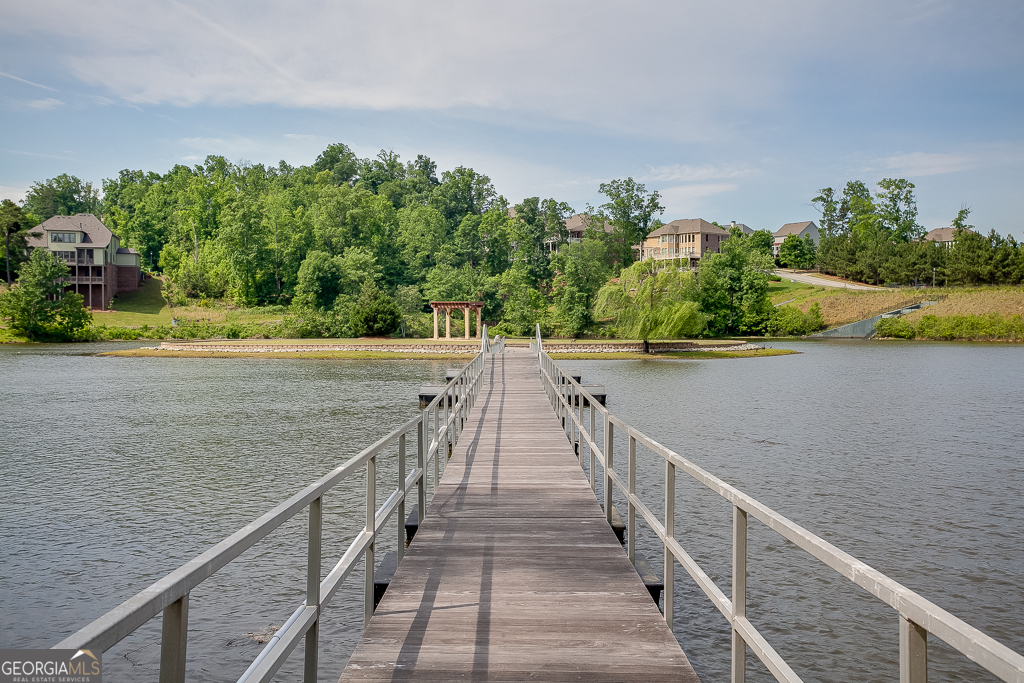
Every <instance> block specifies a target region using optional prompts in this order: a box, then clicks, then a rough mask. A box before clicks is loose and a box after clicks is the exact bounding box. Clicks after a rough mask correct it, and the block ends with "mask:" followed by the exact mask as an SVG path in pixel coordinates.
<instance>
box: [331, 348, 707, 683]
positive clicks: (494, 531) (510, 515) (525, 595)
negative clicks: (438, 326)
mask: <svg viewBox="0 0 1024 683" xmlns="http://www.w3.org/2000/svg"><path fill="white" fill-rule="evenodd" d="M516 351H518V350H516ZM486 362H487V365H486V367H485V371H484V373H485V374H484V386H483V388H482V390H481V393H480V396H479V397H478V399H477V403H476V405H475V407H474V409H473V412H472V415H471V416H470V419H469V420H468V421H467V423H466V426H465V429H464V431H463V432H462V436H461V437H460V440H459V444H458V446H457V447H456V448H455V451H454V453H453V455H452V459H451V460H450V461H449V463H448V466H447V469H446V470H445V473H444V477H443V478H442V480H441V482H440V484H439V486H438V488H437V491H436V493H435V495H434V498H433V500H432V501H431V503H430V505H429V507H428V508H427V514H426V517H425V519H424V520H423V523H422V525H421V526H420V528H419V530H418V531H417V532H416V537H415V539H414V540H413V542H412V544H411V545H410V546H409V548H408V550H407V551H406V555H405V559H404V560H403V561H402V564H401V565H400V566H399V568H398V571H397V572H396V574H395V576H394V579H393V580H392V581H391V584H390V587H389V588H388V590H387V593H386V594H385V595H384V598H383V599H382V600H381V603H380V605H379V606H378V608H377V610H376V612H375V613H374V616H373V619H372V620H371V621H370V624H369V627H368V628H367V629H366V631H365V633H364V634H363V638H362V640H361V641H360V643H359V644H358V646H357V647H356V649H355V652H353V654H352V657H351V658H350V659H349V662H348V666H347V667H346V668H345V671H344V673H343V674H342V676H341V680H342V681H399V680H402V681H404V680H410V681H413V680H415V681H456V680H467V681H625V680H636V681H675V682H679V681H682V682H690V681H692V682H694V683H696V682H697V681H698V679H697V676H696V675H695V674H694V672H693V669H692V668H691V666H690V664H689V662H688V661H687V659H686V656H685V655H684V654H683V651H682V649H681V648H680V647H679V644H678V643H677V642H676V640H675V637H674V636H673V635H672V633H671V631H669V629H668V627H667V625H666V624H665V622H664V620H663V619H662V616H661V614H660V613H659V611H658V608H657V606H656V605H655V603H654V602H653V601H652V600H651V597H650V595H649V594H648V592H647V590H646V589H645V588H644V584H643V582H642V581H641V580H640V578H639V577H638V576H637V573H636V571H635V570H634V569H633V567H632V565H631V564H630V563H629V560H628V559H627V558H626V553H625V552H624V551H623V549H622V546H621V545H620V544H619V542H618V540H617V539H616V538H615V535H614V534H613V533H612V530H611V529H610V528H609V526H608V524H607V522H606V521H605V517H604V513H603V512H602V510H601V508H600V506H599V505H598V503H597V500H596V498H595V496H594V493H593V491H592V490H591V489H590V486H589V484H588V483H587V481H586V479H585V477H584V475H583V471H582V470H581V469H580V466H579V464H578V461H577V459H576V456H575V455H574V454H573V448H572V446H571V445H570V444H569V442H568V440H567V439H566V437H565V432H563V431H562V430H561V428H560V427H559V424H558V420H557V419H556V417H555V415H554V412H553V411H552V410H551V406H550V404H549V403H548V400H547V398H546V396H545V394H544V392H543V390H542V389H541V384H540V379H539V377H538V367H537V359H536V356H535V355H533V354H528V353H516V352H510V353H506V354H503V355H495V356H488V357H487V361H486ZM321 656H323V654H322V655H321Z"/></svg>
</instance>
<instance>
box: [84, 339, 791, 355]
mask: <svg viewBox="0 0 1024 683" xmlns="http://www.w3.org/2000/svg"><path fill="white" fill-rule="evenodd" d="M651 346H652V353H646V354H645V353H643V352H642V351H641V350H640V347H641V343H640V342H595V343H586V342H578V341H577V342H575V343H557V342H551V343H550V344H549V345H548V346H547V348H546V350H547V351H548V352H549V353H550V354H551V356H552V358H555V359H559V360H571V359H581V360H586V359H591V360H618V359H640V360H643V359H679V358H690V359H707V358H756V357H765V356H780V355H789V354H793V353H798V352H797V351H792V350H789V349H767V348H765V347H763V346H760V345H757V344H751V343H749V342H745V341H714V342H710V343H708V342H705V343H699V342H691V341H685V342H684V341H680V342H658V343H657V344H655V343H651ZM659 346H660V347H662V348H658V347H659ZM512 347H513V348H520V349H523V350H525V349H526V348H527V347H526V345H525V344H513V345H512ZM478 351H479V346H478V345H477V344H475V343H466V344H448V343H444V344H430V343H409V342H402V343H373V342H370V343H355V344H352V343H333V344H332V343H329V342H327V343H325V342H322V341H321V342H319V343H310V341H309V340H275V341H274V342H270V343H268V342H267V341H259V342H255V341H254V342H249V343H247V342H244V341H234V340H231V341H219V342H174V341H172V342H163V343H161V344H160V345H159V346H155V347H153V346H148V347H146V346H144V347H141V348H135V349H123V350H115V351H104V352H100V353H97V354H95V355H97V356H112V357H122V358H313V359H386V360H392V359H399V360H457V359H466V358H468V357H470V356H473V355H476V353H478Z"/></svg>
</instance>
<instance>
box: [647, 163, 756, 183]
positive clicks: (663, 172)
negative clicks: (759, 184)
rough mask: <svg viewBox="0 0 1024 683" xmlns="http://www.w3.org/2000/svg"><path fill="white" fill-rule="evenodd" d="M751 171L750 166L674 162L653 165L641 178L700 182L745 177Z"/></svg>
mask: <svg viewBox="0 0 1024 683" xmlns="http://www.w3.org/2000/svg"><path fill="white" fill-rule="evenodd" d="M751 173H753V171H751V170H750V169H749V168H731V167H728V166H714V165H711V164H706V165H703V166H687V165H684V164H672V165H670V166H655V167H652V168H651V169H650V171H648V173H647V174H646V175H644V176H642V177H641V180H642V181H644V182H673V181H681V182H699V181H705V180H720V179H723V178H743V177H745V176H749V175H751Z"/></svg>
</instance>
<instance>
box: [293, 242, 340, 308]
mask: <svg viewBox="0 0 1024 683" xmlns="http://www.w3.org/2000/svg"><path fill="white" fill-rule="evenodd" d="M341 278H342V269H341V265H340V264H339V263H338V261H337V259H335V258H332V257H331V255H330V254H327V253H325V252H322V251H311V252H309V253H308V254H307V255H306V258H305V260H304V261H303V262H302V265H301V266H299V282H298V284H297V285H296V286H295V304H296V305H297V306H299V307H302V308H312V309H320V310H326V309H329V308H331V307H333V306H334V301H335V299H337V298H338V295H339V294H341V288H342V283H341Z"/></svg>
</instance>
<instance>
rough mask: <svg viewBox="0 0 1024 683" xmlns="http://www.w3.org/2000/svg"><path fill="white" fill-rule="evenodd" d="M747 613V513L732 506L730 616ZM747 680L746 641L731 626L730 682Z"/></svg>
mask: <svg viewBox="0 0 1024 683" xmlns="http://www.w3.org/2000/svg"><path fill="white" fill-rule="evenodd" d="M746 614H747V513H746V511H745V510H741V509H740V508H739V507H737V506H735V505H734V506H733V508H732V616H733V618H734V619H735V618H736V617H745V616H746ZM746 680H747V643H746V641H745V640H743V636H741V635H740V632H739V631H737V630H736V625H735V624H733V627H732V683H745V682H746Z"/></svg>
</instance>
